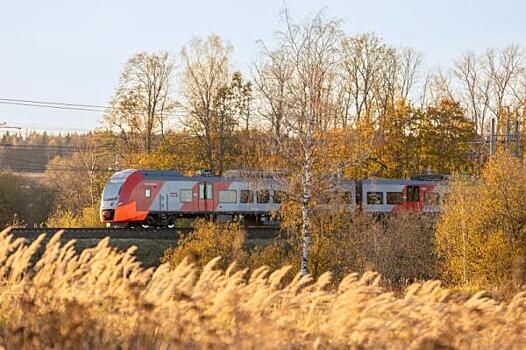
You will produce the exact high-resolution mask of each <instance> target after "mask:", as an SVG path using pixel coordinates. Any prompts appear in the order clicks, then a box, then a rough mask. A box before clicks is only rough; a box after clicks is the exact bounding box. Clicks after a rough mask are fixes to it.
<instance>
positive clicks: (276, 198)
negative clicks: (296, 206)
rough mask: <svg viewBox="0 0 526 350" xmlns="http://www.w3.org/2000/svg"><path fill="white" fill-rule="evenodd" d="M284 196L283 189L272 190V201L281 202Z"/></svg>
mask: <svg viewBox="0 0 526 350" xmlns="http://www.w3.org/2000/svg"><path fill="white" fill-rule="evenodd" d="M284 198H285V194H284V193H283V191H274V195H273V196H272V203H281V202H283V199H284Z"/></svg>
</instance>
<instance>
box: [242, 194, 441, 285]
mask: <svg viewBox="0 0 526 350" xmlns="http://www.w3.org/2000/svg"><path fill="white" fill-rule="evenodd" d="M283 208H284V211H285V212H282V215H281V216H282V218H283V229H284V230H286V232H287V233H288V238H287V242H286V243H287V244H276V245H270V246H269V247H266V248H265V249H263V250H261V251H257V253H259V254H260V255H265V254H266V255H271V254H273V255H274V256H276V257H277V258H275V259H271V258H270V257H267V258H266V259H265V258H261V257H258V256H256V257H251V263H252V266H257V264H258V263H263V262H270V264H269V263H267V265H268V266H271V267H274V266H276V265H277V263H278V262H280V261H281V262H284V263H286V264H289V265H291V266H292V271H293V272H297V271H299V262H300V255H301V246H302V237H301V220H300V218H301V216H300V215H299V209H298V208H297V206H295V205H294V204H290V203H289V204H288V205H286V206H284V207H283ZM435 221H436V219H435V217H433V216H427V215H422V214H419V213H397V214H389V215H387V216H382V217H378V216H377V215H370V214H367V213H362V212H358V211H357V212H350V211H348V210H345V209H341V210H331V211H314V212H313V215H312V223H313V226H312V246H311V254H310V258H309V272H310V273H311V274H312V275H313V276H314V277H319V276H321V275H322V274H323V273H325V272H331V273H332V275H333V278H334V280H335V281H340V280H342V279H343V278H344V276H346V275H348V274H349V273H351V272H361V273H362V272H365V271H368V270H374V271H378V272H380V273H381V274H382V275H383V276H384V279H385V280H386V281H388V282H389V283H391V284H393V285H397V286H398V285H400V284H406V283H408V282H411V281H415V280H423V279H427V278H431V277H433V276H435V275H436V274H435V267H436V264H435V260H436V259H435V255H434V246H433V239H434V236H433V235H434V227H435ZM280 248H281V249H286V251H279V249H280ZM256 258H257V259H256Z"/></svg>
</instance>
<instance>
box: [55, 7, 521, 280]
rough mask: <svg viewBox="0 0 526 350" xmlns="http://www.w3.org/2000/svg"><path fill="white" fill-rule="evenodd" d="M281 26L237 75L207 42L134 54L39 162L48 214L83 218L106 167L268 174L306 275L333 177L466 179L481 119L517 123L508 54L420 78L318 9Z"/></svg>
mask: <svg viewBox="0 0 526 350" xmlns="http://www.w3.org/2000/svg"><path fill="white" fill-rule="evenodd" d="M283 23H284V25H283V28H281V30H279V31H278V32H277V33H276V36H275V40H274V41H273V42H271V43H267V42H263V41H260V42H259V43H258V56H257V58H256V60H255V63H254V64H252V65H251V66H250V69H249V70H248V73H245V74H243V73H242V72H241V71H240V69H239V67H235V66H234V64H233V62H232V52H233V49H234V48H233V47H232V45H231V44H230V43H229V42H228V41H226V40H224V39H223V38H221V37H219V36H217V35H211V36H209V37H207V38H204V39H202V38H195V39H192V40H191V41H190V42H189V43H188V44H187V45H186V46H185V47H183V48H181V49H180V51H179V53H178V55H172V54H169V53H168V52H167V51H166V52H164V51H162V52H156V53H149V52H141V53H138V54H136V55H133V56H132V57H131V58H130V59H129V60H128V61H127V62H126V64H125V66H124V68H123V71H122V73H121V76H120V78H119V81H118V83H117V87H116V89H115V91H114V94H113V96H112V98H111V101H110V106H109V108H107V109H106V112H105V114H104V117H103V120H102V124H101V127H100V128H99V129H98V130H97V131H96V132H93V133H90V134H89V135H87V136H86V137H83V138H82V140H80V141H79V144H81V145H82V147H81V149H80V150H79V151H78V152H76V153H75V154H74V155H71V156H59V157H55V158H54V159H53V160H52V161H50V163H49V164H50V165H49V166H48V171H47V175H46V178H47V179H48V181H49V183H50V184H52V185H53V186H54V188H56V189H57V193H58V194H57V198H59V203H60V205H57V206H56V207H57V208H63V209H64V210H70V211H73V212H74V213H76V214H77V215H84V213H86V212H94V211H86V210H85V209H86V208H96V206H97V204H98V200H99V198H98V197H99V196H100V191H101V189H102V186H103V185H104V182H105V180H106V179H107V177H108V176H109V174H110V173H111V172H107V171H106V170H117V169H122V168H127V167H130V168H156V169H177V170H179V171H181V172H183V173H187V174H190V173H192V172H194V171H195V170H197V169H202V168H207V169H210V170H211V171H212V172H213V173H214V174H218V175H220V174H222V173H223V172H224V171H226V170H228V169H262V170H275V171H276V172H275V173H276V174H284V176H285V178H286V179H285V180H286V183H287V185H288V186H289V188H290V190H289V193H290V200H291V201H293V202H294V203H296V204H297V205H298V207H297V209H298V210H297V211H296V212H297V215H298V217H299V218H301V220H300V222H301V232H302V235H301V239H302V244H303V248H302V266H301V271H302V273H306V272H307V267H308V257H309V249H310V246H311V242H312V232H313V228H314V226H315V223H314V222H313V221H312V220H313V217H314V215H315V214H314V213H313V211H312V208H313V206H314V203H316V202H317V201H318V200H319V198H320V197H325V196H327V194H328V193H331V191H332V190H333V189H334V183H333V182H334V181H333V180H334V179H335V178H336V177H335V175H337V176H344V177H350V178H367V177H388V178H389V177H394V178H405V177H407V176H409V175H410V174H414V173H422V172H428V171H429V172H443V173H454V172H460V173H470V174H477V173H479V172H480V171H481V169H482V168H483V165H484V164H485V162H486V160H487V159H488V157H489V155H488V152H487V149H488V146H487V144H486V137H487V135H488V128H489V125H490V120H491V119H492V118H495V119H496V120H497V134H501V133H502V131H503V129H504V128H505V123H506V118H505V115H506V113H508V110H509V113H510V114H511V115H512V117H513V118H516V119H517V120H518V121H519V123H520V125H523V124H524V116H523V111H524V108H523V107H524V106H523V105H524V102H525V99H524V97H525V96H526V92H525V87H526V84H525V81H526V80H525V78H526V71H525V68H526V61H525V57H526V56H525V52H524V50H523V48H522V47H521V46H519V45H515V44H514V45H510V46H508V47H505V48H503V49H488V50H487V51H485V52H483V53H474V52H467V53H465V54H463V55H462V56H461V57H459V58H458V59H457V60H455V61H454V62H452V63H451V64H449V66H447V67H446V68H442V69H440V70H438V71H433V72H426V70H425V67H424V58H423V55H422V54H421V53H419V52H418V51H417V50H415V49H413V48H407V47H402V48H399V47H394V46H393V45H390V44H389V43H387V42H385V40H383V39H382V38H381V37H379V36H378V35H376V34H374V33H358V34H349V33H346V32H345V31H344V30H343V26H342V22H341V20H340V19H337V18H329V17H327V16H326V15H325V13H323V12H320V13H318V14H316V15H314V16H311V17H309V18H306V19H304V20H303V21H295V20H294V19H292V18H291V17H290V15H289V13H288V12H287V11H284V12H283ZM521 142H522V144H521V154H523V151H522V150H523V149H524V143H523V141H521ZM499 147H500V146H499ZM63 167H71V168H76V169H82V171H83V174H84V175H85V176H82V177H81V176H78V174H74V173H70V174H68V173H64V172H60V171H58V170H60V169H62V168H63ZM100 170H104V171H100Z"/></svg>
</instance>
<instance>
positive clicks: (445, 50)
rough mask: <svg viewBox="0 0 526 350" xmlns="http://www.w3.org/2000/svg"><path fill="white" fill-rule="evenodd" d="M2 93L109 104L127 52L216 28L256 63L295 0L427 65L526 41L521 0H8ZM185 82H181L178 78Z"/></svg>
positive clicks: (53, 115) (43, 112) (7, 108)
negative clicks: (414, 53)
mask: <svg viewBox="0 0 526 350" xmlns="http://www.w3.org/2000/svg"><path fill="white" fill-rule="evenodd" d="M0 5H1V7H0V99H22V100H37V101H52V102H63V103H75V104H95V105H107V104H108V101H109V100H110V98H111V95H112V93H113V91H114V88H115V86H116V83H117V81H118V78H119V74H120V72H121V70H122V68H123V66H124V64H125V62H126V60H127V59H128V58H129V57H130V56H132V55H133V54H135V53H137V52H141V51H159V50H166V51H170V52H173V53H174V54H177V53H178V52H179V50H180V49H181V47H183V46H184V45H186V44H187V43H188V42H189V41H190V40H191V39H192V38H193V37H195V36H198V37H206V36H208V35H210V34H212V33H215V34H218V35H220V36H221V37H223V38H224V39H226V40H229V41H230V42H231V43H232V45H233V46H234V53H233V61H234V65H235V66H236V68H238V69H240V70H241V71H242V72H248V71H249V67H250V65H251V64H252V63H253V62H254V60H255V59H256V58H257V57H258V53H259V50H258V45H257V41H258V40H263V41H264V42H265V43H266V44H269V45H272V43H273V41H274V39H275V33H276V31H278V30H280V28H282V24H283V23H282V20H281V17H280V12H281V10H282V9H283V8H284V6H287V7H288V9H289V11H290V14H291V15H292V17H293V18H294V19H296V20H302V19H303V18H305V17H306V16H309V15H312V14H315V13H316V12H318V11H319V10H321V9H325V11H326V13H327V15H328V16H330V17H338V18H341V19H343V20H344V23H343V27H344V29H345V31H346V32H347V33H349V34H353V33H358V32H375V33H377V34H378V35H379V36H381V37H383V38H384V39H385V41H386V42H387V43H389V44H391V45H394V46H409V47H413V48H415V49H417V50H419V51H420V52H422V53H423V54H424V57H425V65H426V67H428V68H435V67H437V66H439V65H442V66H446V65H448V64H449V63H450V62H451V61H452V60H454V59H455V58H456V57H458V56H459V55H460V54H461V53H462V52H464V51H466V50H475V51H482V50H484V49H485V48H487V47H503V46H506V45H508V44H510V43H518V44H521V45H524V44H526V43H525V41H526V25H525V24H524V22H523V16H524V14H525V13H526V1H523V0H515V1H512V0H499V1H490V0H478V1H475V0H456V1H454V0H440V1H438V0H435V1H431V0H398V1H396V0H368V1H364V0H361V1H357V0H347V1H344V0H326V1H313V0H285V1H284V0H265V1H248V0H244V1H243V0H223V1H217V0H216V1H212V0H200V1H199V0H194V1H177V0H172V1H168V0H164V1H161V0H90V1H72V0H46V1H42V0H33V1H24V0H19V1H8V0H0ZM175 88H177V86H176V87H175ZM101 117H102V115H101V114H100V113H93V112H82V111H67V110H55V109H44V108H34V107H25V106H13V105H2V104H0V123H2V122H8V123H9V124H10V125H17V126H22V127H24V128H30V129H32V130H37V131H43V130H48V131H52V132H58V131H61V132H67V131H70V132H74V131H79V132H82V131H86V130H89V129H93V128H95V127H97V126H100V122H101Z"/></svg>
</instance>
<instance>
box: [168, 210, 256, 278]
mask: <svg viewBox="0 0 526 350" xmlns="http://www.w3.org/2000/svg"><path fill="white" fill-rule="evenodd" d="M244 243H245V234H244V232H243V231H242V230H241V228H240V226H239V224H238V223H227V224H224V225H216V224H215V223H213V222H210V221H206V220H197V221H196V222H195V224H194V231H192V232H191V233H189V234H188V235H186V236H184V237H181V238H180V239H179V240H178V243H177V247H173V248H169V249H167V250H166V252H165V254H164V256H163V257H162V259H161V262H162V263H168V264H170V266H172V267H175V266H177V265H178V264H179V263H181V262H182V261H183V260H184V259H185V258H187V259H189V261H191V262H193V263H195V264H196V265H197V266H200V267H204V266H205V265H206V264H207V263H208V262H209V261H210V260H212V259H214V258H215V257H221V258H220V260H219V262H218V266H219V267H221V268H225V269H226V268H227V267H228V266H229V265H230V264H231V263H232V262H234V261H237V262H238V263H239V264H241V265H242V266H244V265H245V264H246V259H247V254H246V252H245V251H244V250H243V244H244Z"/></svg>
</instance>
